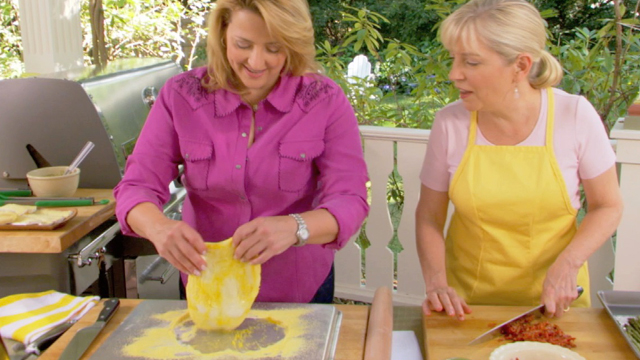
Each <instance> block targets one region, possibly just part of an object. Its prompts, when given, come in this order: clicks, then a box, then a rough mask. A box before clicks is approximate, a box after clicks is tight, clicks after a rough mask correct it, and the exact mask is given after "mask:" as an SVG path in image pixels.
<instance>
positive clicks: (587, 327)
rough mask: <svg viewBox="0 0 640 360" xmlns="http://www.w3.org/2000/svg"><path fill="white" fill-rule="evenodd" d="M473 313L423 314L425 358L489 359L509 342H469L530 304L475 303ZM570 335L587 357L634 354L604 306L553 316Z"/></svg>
mask: <svg viewBox="0 0 640 360" xmlns="http://www.w3.org/2000/svg"><path fill="white" fill-rule="evenodd" d="M472 309H473V313H472V314H469V315H467V316H466V319H465V320H464V321H459V320H456V319H454V318H451V317H449V316H447V315H445V314H442V313H435V314H432V315H431V316H428V317H427V316H425V317H424V318H423V325H424V334H425V344H426V346H425V348H426V353H427V356H426V358H427V359H426V360H444V359H448V358H450V357H456V356H458V357H466V358H468V359H470V360H486V359H489V355H490V354H491V352H492V351H493V350H495V349H496V348H497V347H499V346H501V345H504V344H506V343H508V342H506V341H504V340H501V339H500V338H497V339H493V340H490V341H487V342H484V343H482V344H478V345H472V346H468V345H467V344H468V343H469V342H470V341H471V340H473V339H475V338H476V337H477V336H479V335H480V334H482V333H484V332H485V331H487V330H489V329H491V327H492V326H495V325H497V324H500V323H502V322H504V321H507V320H509V319H510V318H512V317H514V316H516V315H518V314H520V313H523V312H524V311H526V310H528V309H530V307H521V306H472ZM549 321H550V322H553V323H556V324H558V326H560V328H561V329H562V330H563V331H564V332H565V333H568V334H569V335H571V336H573V337H575V338H576V341H575V343H576V347H575V348H573V349H572V350H573V351H575V352H577V353H578V354H580V355H582V356H583V357H584V358H585V359H589V360H591V359H606V360H623V359H624V360H631V359H634V358H635V355H634V354H633V352H632V351H631V349H630V348H629V345H628V344H627V343H626V342H625V340H624V338H623V337H622V335H621V334H620V332H619V331H618V329H617V328H616V325H615V323H614V322H613V320H612V319H611V318H610V317H609V315H608V314H607V312H606V310H604V309H592V308H571V310H570V311H569V312H566V313H565V314H564V316H563V317H562V318H560V319H550V320H549Z"/></svg>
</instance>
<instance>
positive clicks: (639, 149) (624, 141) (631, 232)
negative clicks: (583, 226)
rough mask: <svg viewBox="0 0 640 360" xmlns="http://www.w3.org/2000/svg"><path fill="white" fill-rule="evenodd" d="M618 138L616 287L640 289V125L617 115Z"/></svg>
mask: <svg viewBox="0 0 640 360" xmlns="http://www.w3.org/2000/svg"><path fill="white" fill-rule="evenodd" d="M611 138H612V139H616V140H617V146H616V149H617V150H616V157H617V161H618V163H619V164H620V192H621V194H622V199H623V201H624V212H623V214H622V220H621V221H620V225H619V226H618V232H617V237H616V256H615V274H614V282H613V289H614V290H628V291H639V290H640V276H638V275H640V261H638V255H639V254H640V241H638V233H639V232H640V231H639V230H640V228H639V227H638V223H639V222H638V220H639V219H640V128H637V129H634V128H630V126H626V127H625V124H624V119H618V121H617V122H616V124H615V125H614V127H613V129H612V130H611Z"/></svg>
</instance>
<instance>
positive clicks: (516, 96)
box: [513, 86, 520, 99]
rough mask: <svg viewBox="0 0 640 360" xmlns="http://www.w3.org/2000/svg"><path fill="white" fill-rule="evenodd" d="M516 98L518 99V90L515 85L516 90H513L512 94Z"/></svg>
mask: <svg viewBox="0 0 640 360" xmlns="http://www.w3.org/2000/svg"><path fill="white" fill-rule="evenodd" d="M513 96H514V97H515V98H516V99H520V92H519V91H518V87H517V86H516V90H515V91H514V95H513Z"/></svg>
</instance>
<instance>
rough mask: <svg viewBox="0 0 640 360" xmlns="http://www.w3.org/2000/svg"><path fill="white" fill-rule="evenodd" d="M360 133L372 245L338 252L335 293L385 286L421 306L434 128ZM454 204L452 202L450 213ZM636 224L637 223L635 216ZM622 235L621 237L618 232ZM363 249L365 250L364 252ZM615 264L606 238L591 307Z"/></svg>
mask: <svg viewBox="0 0 640 360" xmlns="http://www.w3.org/2000/svg"><path fill="white" fill-rule="evenodd" d="M360 133H361V135H362V138H363V141H364V153H365V160H366V162H367V167H368V170H369V178H370V180H371V191H370V194H371V199H370V201H371V210H370V212H369V217H368V218H367V221H366V224H365V226H364V231H365V233H366V235H367V238H368V239H369V241H370V243H371V245H370V247H368V248H367V249H366V250H362V249H361V248H360V247H359V246H358V245H357V244H356V243H355V241H351V242H350V243H349V244H348V245H347V246H346V247H345V248H344V249H342V250H340V251H338V252H337V254H336V261H335V268H336V294H335V296H337V297H339V298H344V299H351V300H357V301H365V302H371V301H372V299H373V294H374V292H375V290H376V289H377V288H378V287H380V286H386V287H389V288H391V289H395V291H394V295H393V300H394V304H396V305H419V304H421V303H422V301H423V299H424V282H423V279H422V272H421V269H420V263H419V260H418V255H417V250H416V244H415V219H414V213H415V208H416V205H417V202H418V197H419V193H420V179H419V175H420V170H421V168H422V161H423V159H424V155H425V153H426V148H427V142H428V141H429V135H430V133H431V132H430V131H429V130H421V129H398V128H385V127H377V126H361V127H360ZM394 144H397V154H396V156H395V161H396V166H397V171H398V173H399V174H400V176H401V177H402V182H403V186H404V207H403V211H402V215H401V217H400V222H399V225H398V229H397V236H398V240H399V241H400V244H401V245H402V247H403V250H402V251H401V252H400V253H398V255H397V277H394V273H395V271H394V270H395V269H394V254H393V252H392V251H391V250H390V249H389V248H388V245H389V243H390V242H391V240H392V238H393V234H394V228H393V225H392V221H391V215H390V212H389V206H388V203H387V182H388V179H389V175H390V174H391V172H392V171H393V170H394ZM639 178H640V176H639ZM623 179H624V178H623ZM636 183H640V181H636ZM627 206H628V205H627ZM452 208H453V206H450V209H449V210H450V213H451V210H452ZM623 221H624V220H623ZM635 223H636V224H637V223H638V222H637V220H636V221H635ZM634 226H636V227H637V225H634ZM636 233H637V232H636ZM619 236H620V235H619ZM355 238H357V236H356V237H354V239H355ZM618 239H619V240H618V242H620V237H618ZM618 246H620V245H618ZM362 251H364V252H365V254H364V255H365V256H364V257H363V256H362ZM638 254H639V252H634V254H633V257H634V258H636V257H637V256H638ZM363 258H364V264H363V263H362V262H363V261H362V259H363ZM637 263H640V262H637ZM619 265H620V264H616V272H617V271H619ZM613 266H614V255H613V246H612V243H611V241H608V242H607V243H606V244H605V245H604V246H602V247H601V248H600V249H599V250H598V251H597V252H596V253H595V254H594V255H593V256H592V257H591V258H590V259H589V271H590V275H591V299H592V301H591V302H592V306H600V302H599V301H598V300H597V297H596V293H597V290H611V289H612V284H611V282H610V281H608V280H607V275H608V274H609V272H610V271H611V270H612V269H613ZM625 267H626V265H625ZM396 281H397V282H396ZM636 290H640V289H636Z"/></svg>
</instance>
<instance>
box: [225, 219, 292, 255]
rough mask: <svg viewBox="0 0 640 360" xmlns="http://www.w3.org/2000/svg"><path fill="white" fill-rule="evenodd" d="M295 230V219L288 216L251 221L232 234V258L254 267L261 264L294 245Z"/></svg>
mask: <svg viewBox="0 0 640 360" xmlns="http://www.w3.org/2000/svg"><path fill="white" fill-rule="evenodd" d="M297 228H298V225H297V223H296V221H295V219H293V218H292V217H290V216H270V217H261V218H257V219H253V220H251V221H249V222H248V223H246V224H244V225H242V226H240V227H239V228H238V229H237V230H236V232H235V233H234V234H233V246H235V248H236V251H235V254H234V256H235V258H236V259H238V260H240V261H244V262H250V263H251V264H254V265H256V264H263V263H264V262H266V261H267V260H269V259H271V258H272V257H273V256H275V255H278V254H281V253H282V252H284V251H285V250H287V249H288V248H289V247H290V246H291V245H293V244H295V243H296V241H297V240H298V239H297V238H296V229H297Z"/></svg>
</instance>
